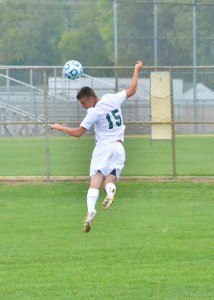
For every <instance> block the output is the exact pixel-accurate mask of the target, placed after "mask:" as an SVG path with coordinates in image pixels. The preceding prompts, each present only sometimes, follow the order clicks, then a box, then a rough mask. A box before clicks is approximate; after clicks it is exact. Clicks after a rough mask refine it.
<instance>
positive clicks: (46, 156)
mask: <svg viewBox="0 0 214 300" xmlns="http://www.w3.org/2000/svg"><path fill="white" fill-rule="evenodd" d="M43 86H44V117H45V124H44V125H45V158H46V179H47V181H50V151H49V134H48V93H47V72H46V70H45V69H44V70H43Z"/></svg>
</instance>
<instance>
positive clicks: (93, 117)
mask: <svg viewBox="0 0 214 300" xmlns="http://www.w3.org/2000/svg"><path fill="white" fill-rule="evenodd" d="M97 119H98V114H97V112H96V111H95V110H94V109H93V108H89V109H88V110H87V115H86V116H85V118H84V119H83V120H82V122H81V124H80V126H81V127H83V128H85V129H87V130H89V129H90V128H91V126H92V125H93V124H94V123H95V122H96V121H97Z"/></svg>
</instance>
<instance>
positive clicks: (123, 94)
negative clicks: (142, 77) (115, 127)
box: [114, 90, 127, 106]
mask: <svg viewBox="0 0 214 300" xmlns="http://www.w3.org/2000/svg"><path fill="white" fill-rule="evenodd" d="M114 96H115V97H114V99H115V101H116V102H117V103H118V102H119V104H120V106H121V105H122V104H123V103H124V102H125V101H126V99H127V98H126V91H125V90H123V91H120V92H118V93H116V94H114Z"/></svg>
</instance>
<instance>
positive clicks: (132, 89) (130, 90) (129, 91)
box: [126, 61, 143, 98]
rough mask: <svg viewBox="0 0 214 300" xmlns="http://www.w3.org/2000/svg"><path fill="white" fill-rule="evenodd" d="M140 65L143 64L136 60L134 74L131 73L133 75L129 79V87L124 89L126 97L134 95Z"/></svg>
mask: <svg viewBox="0 0 214 300" xmlns="http://www.w3.org/2000/svg"><path fill="white" fill-rule="evenodd" d="M142 66H143V64H142V62H141V61H137V63H136V65H135V68H134V74H133V77H132V81H131V84H130V87H129V88H128V89H127V90H126V97H127V98H129V97H131V96H132V95H134V94H135V93H136V91H137V85H138V75H139V72H140V71H141V69H142Z"/></svg>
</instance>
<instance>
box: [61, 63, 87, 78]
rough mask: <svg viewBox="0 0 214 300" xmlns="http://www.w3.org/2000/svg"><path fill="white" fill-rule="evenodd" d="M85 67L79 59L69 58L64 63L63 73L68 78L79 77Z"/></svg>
mask: <svg viewBox="0 0 214 300" xmlns="http://www.w3.org/2000/svg"><path fill="white" fill-rule="evenodd" d="M82 73H83V67H82V65H81V63H79V62H78V61H77V60H69V61H67V62H66V63H65V64H64V67H63V70H62V75H63V77H66V78H68V79H73V80H74V79H77V78H79V77H81V76H82Z"/></svg>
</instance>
